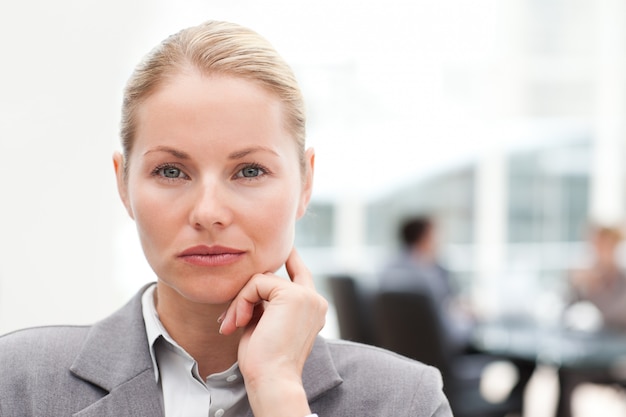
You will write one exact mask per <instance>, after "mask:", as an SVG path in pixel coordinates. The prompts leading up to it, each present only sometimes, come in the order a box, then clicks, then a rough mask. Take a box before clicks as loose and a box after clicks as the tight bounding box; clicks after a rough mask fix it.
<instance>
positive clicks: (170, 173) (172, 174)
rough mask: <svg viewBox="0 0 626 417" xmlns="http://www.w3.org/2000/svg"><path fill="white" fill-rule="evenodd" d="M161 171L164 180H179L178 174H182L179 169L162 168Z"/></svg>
mask: <svg viewBox="0 0 626 417" xmlns="http://www.w3.org/2000/svg"><path fill="white" fill-rule="evenodd" d="M161 171H162V175H163V176H164V177H166V178H179V177H180V174H182V171H181V170H180V169H178V168H174V167H167V168H163V169H162V170H161Z"/></svg>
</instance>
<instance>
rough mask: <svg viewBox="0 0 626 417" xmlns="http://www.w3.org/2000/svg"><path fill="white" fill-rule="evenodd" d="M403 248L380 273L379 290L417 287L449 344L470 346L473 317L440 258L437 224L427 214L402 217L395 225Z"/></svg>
mask: <svg viewBox="0 0 626 417" xmlns="http://www.w3.org/2000/svg"><path fill="white" fill-rule="evenodd" d="M398 237H399V240H400V242H401V243H402V250H401V251H400V253H399V254H398V256H396V257H395V258H394V259H392V260H391V261H390V262H389V263H388V264H387V265H385V266H384V267H383V269H382V270H381V272H380V273H379V287H380V289H381V290H392V291H417V292H423V293H425V294H427V295H429V296H430V297H431V298H432V299H433V301H434V304H435V306H437V307H438V316H439V317H440V319H441V324H442V326H443V329H444V330H445V333H446V338H447V339H448V342H449V345H450V346H451V348H452V349H453V350H455V351H458V352H462V351H465V350H467V349H468V348H469V347H470V339H471V329H472V318H471V314H470V313H469V309H468V308H467V307H466V303H465V302H464V301H462V298H461V297H459V294H458V291H456V289H455V285H454V283H453V282H452V278H451V276H450V272H449V270H448V269H447V268H446V267H445V266H444V265H443V264H442V262H441V260H440V259H439V253H438V251H439V246H438V239H437V228H436V225H435V222H434V220H433V219H432V218H431V217H430V216H426V215H420V216H414V217H410V218H407V219H405V220H404V221H403V222H402V223H401V224H400V227H399V229H398Z"/></svg>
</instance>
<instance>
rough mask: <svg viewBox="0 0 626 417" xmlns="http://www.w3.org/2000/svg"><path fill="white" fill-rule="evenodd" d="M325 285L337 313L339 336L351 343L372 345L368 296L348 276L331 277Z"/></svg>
mask: <svg viewBox="0 0 626 417" xmlns="http://www.w3.org/2000/svg"><path fill="white" fill-rule="evenodd" d="M326 283H327V285H328V289H329V291H330V294H331V297H332V301H333V304H334V307H335V311H336V313H337V324H338V325H339V336H340V337H341V338H342V339H345V340H351V341H353V342H360V343H366V344H372V343H373V336H372V334H373V330H372V321H371V305H370V303H371V299H370V298H371V297H370V296H369V294H367V292H366V291H365V289H364V288H362V287H361V286H360V285H359V284H358V282H357V280H356V278H354V277H352V276H350V275H331V276H329V277H328V278H327V280H326Z"/></svg>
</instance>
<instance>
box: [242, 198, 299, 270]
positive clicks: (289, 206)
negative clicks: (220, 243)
mask: <svg viewBox="0 0 626 417" xmlns="http://www.w3.org/2000/svg"><path fill="white" fill-rule="evenodd" d="M264 201H265V203H264V204H263V205H259V203H258V200H257V204H256V205H255V206H254V207H249V213H254V214H249V215H248V216H245V217H246V223H247V228H248V233H249V235H250V236H251V238H252V239H253V240H254V241H255V246H256V247H257V250H258V251H259V252H261V256H266V257H267V258H268V260H269V259H273V262H272V265H273V266H274V267H275V269H278V267H280V266H281V265H282V264H283V263H284V262H285V260H286V258H287V256H288V255H289V252H290V251H291V248H292V246H293V239H294V232H295V222H296V214H297V204H296V203H295V201H296V199H295V198H294V197H292V196H288V195H285V194H284V193H283V194H282V195H280V196H277V197H274V198H268V199H266V200H264Z"/></svg>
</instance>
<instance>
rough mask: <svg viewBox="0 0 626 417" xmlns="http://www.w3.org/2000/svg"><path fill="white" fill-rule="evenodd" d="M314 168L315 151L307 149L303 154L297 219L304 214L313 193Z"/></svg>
mask: <svg viewBox="0 0 626 417" xmlns="http://www.w3.org/2000/svg"><path fill="white" fill-rule="evenodd" d="M314 168H315V150H314V149H313V148H309V149H307V150H306V152H305V153H304V180H303V182H302V191H301V192H300V201H299V203H298V213H297V218H298V219H299V218H301V217H302V216H304V213H306V208H307V207H308V205H309V201H311V193H312V192H313V172H314Z"/></svg>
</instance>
